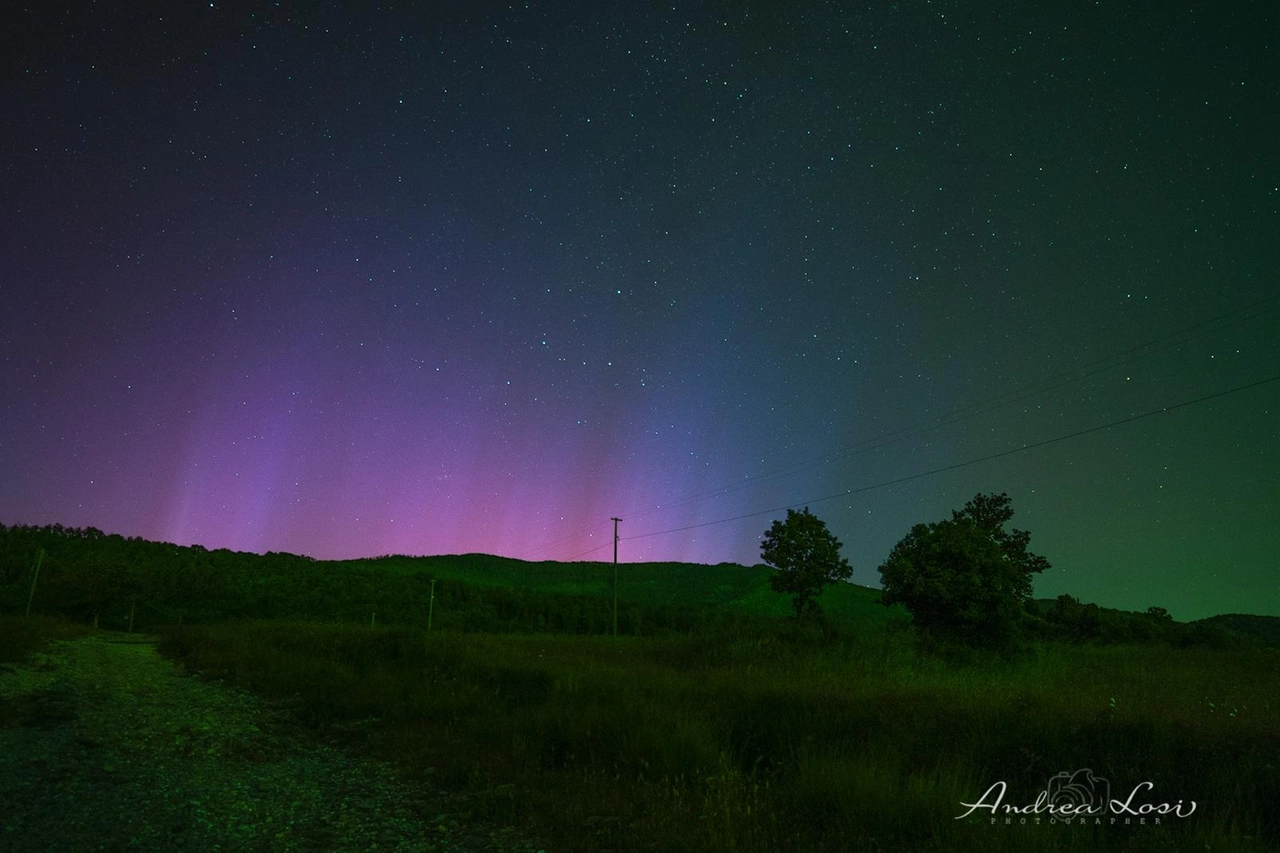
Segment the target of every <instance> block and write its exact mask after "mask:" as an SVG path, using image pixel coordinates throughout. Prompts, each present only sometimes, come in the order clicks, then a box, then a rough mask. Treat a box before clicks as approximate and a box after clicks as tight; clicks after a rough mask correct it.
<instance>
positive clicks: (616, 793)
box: [163, 623, 1280, 851]
mask: <svg viewBox="0 0 1280 853" xmlns="http://www.w3.org/2000/svg"><path fill="white" fill-rule="evenodd" d="M163 649H164V650H165V651H166V652H167V653H169V654H171V655H173V656H175V657H178V658H180V659H183V660H185V661H186V662H187V664H188V665H189V666H191V667H193V668H195V669H198V670H202V671H205V672H209V673H215V674H220V675H224V676H227V677H232V678H234V679H236V680H237V681H240V682H241V683H244V684H246V685H248V686H250V687H252V688H254V689H256V690H259V691H262V692H265V693H269V694H275V695H277V696H292V697H298V698H299V699H300V702H299V708H300V712H301V713H302V714H304V716H305V717H306V718H307V719H309V720H310V721H311V722H313V723H314V724H316V725H324V726H327V727H329V729H330V730H332V731H351V732H358V733H359V735H358V737H359V738H360V739H361V740H362V742H363V743H364V744H366V745H367V746H369V747H370V748H373V749H375V750H381V751H383V752H384V753H386V754H387V755H390V756H394V757H396V758H397V760H399V761H400V762H401V763H402V764H403V766H404V767H405V769H406V772H408V773H411V774H414V773H416V774H429V775H432V776H434V777H435V778H437V779H439V780H441V781H443V782H444V783H445V784H449V785H452V786H454V787H456V788H458V789H459V790H462V791H465V792H467V794H468V796H469V797H470V802H472V803H473V806H474V808H475V810H476V811H478V812H481V813H483V814H484V815H485V816H486V817H488V818H490V819H494V820H499V821H503V822H508V823H512V824H516V825H519V826H520V827H521V828H522V829H523V830H524V831H526V832H529V833H533V834H536V835H539V836H541V837H543V838H544V839H546V843H547V845H548V847H549V848H550V849H554V850H570V851H572V850H598V849H604V848H610V849H615V850H726V851H764V850H770V851H772V850H800V849H803V850H850V849H859V850H921V849H942V850H952V849H957V850H958V849H984V850H996V851H1001V850H1007V851H1013V850H1032V851H1035V850H1045V851H1047V850H1124V851H1136V850H1153V851H1154V850H1184V849H1186V850H1190V849H1195V850H1205V849H1210V850H1246V851H1247V850H1265V849H1273V847H1274V846H1275V845H1277V844H1280V819H1278V818H1277V817H1276V816H1274V814H1272V813H1271V812H1269V811H1268V810H1267V809H1268V805H1267V804H1268V803H1269V802H1270V800H1269V799H1268V798H1270V797H1274V794H1275V792H1276V791H1277V790H1280V785H1278V784H1277V781H1278V777H1277V766H1276V764H1277V756H1278V755H1280V720H1278V719H1277V711H1280V708H1277V702H1278V701H1280V691H1277V689H1276V687H1277V685H1280V660H1278V659H1277V655H1276V654H1274V653H1272V652H1270V651H1268V650H1261V649H1244V650H1235V651H1208V650H1200V649H1186V650H1173V649H1169V648H1165V647H1156V646H1141V647H1112V648H1093V647H1071V646H1052V647H1046V648H1042V649H1039V650H1037V651H1036V652H1033V653H1030V654H1027V655H1025V656H1023V657H1021V658H1018V659H1015V660H1001V659H991V660H976V661H970V662H968V663H967V664H964V665H956V664H954V663H945V662H943V661H940V660H939V659H937V658H932V657H926V656H922V655H920V654H918V653H917V652H916V651H915V650H914V648H913V646H912V644H911V642H910V638H909V636H908V635H907V634H905V633H903V632H893V631H887V630H883V629H880V630H872V629H867V630H864V631H861V632H859V631H857V630H849V631H846V633H845V635H844V636H842V637H840V638H838V639H837V640H836V641H835V642H833V643H829V644H825V645H824V644H818V643H815V642H806V641H802V640H797V639H795V638H792V637H787V636H785V635H782V634H779V633H777V632H776V631H774V630H772V629H770V628H769V627H767V626H765V627H760V628H756V629H752V628H750V627H749V626H747V627H744V626H743V625H737V626H734V627H733V628H732V630H723V631H721V632H719V633H715V634H710V635H702V636H695V637H688V638H670V639H641V638H621V639H616V640H615V639H613V638H588V637H568V636H547V635H534V636H529V635H526V636H520V635H503V636H498V635H477V634H451V633H447V632H437V633H434V634H431V635H425V634H423V633H422V632H420V631H416V630H413V631H410V630H396V629H369V628H355V627H335V626H327V625H317V624H311V625H308V624H297V623H247V624H236V625H222V626H210V627H189V628H178V629H174V630H171V631H170V632H169V633H167V634H166V635H165V637H164V640H163ZM357 723H359V725H357ZM354 736H356V735H353V737H354ZM1081 768H1090V769H1091V770H1092V771H1093V772H1094V773H1095V774H1096V775H1097V776H1099V777H1103V778H1106V779H1109V780H1111V783H1112V786H1113V789H1114V790H1113V796H1115V797H1119V798H1123V797H1124V796H1127V794H1128V792H1129V791H1130V790H1131V789H1132V788H1133V787H1134V786H1135V785H1138V784H1139V783H1141V782H1145V781H1151V782H1152V783H1153V784H1154V786H1155V787H1154V789H1153V790H1152V791H1151V792H1144V794H1143V797H1142V799H1141V801H1143V802H1166V801H1168V802H1176V801H1178V800H1183V801H1186V802H1189V801H1190V800H1195V801H1196V802H1197V809H1196V811H1195V813H1194V814H1193V815H1192V816H1190V817H1188V818H1185V819H1179V818H1168V817H1166V818H1165V819H1163V820H1161V821H1160V823H1159V825H1157V824H1156V823H1155V822H1154V818H1151V817H1148V818H1147V819H1146V822H1145V823H1142V824H1137V823H1136V821H1135V822H1133V823H1131V824H1130V825H1128V826H1125V825H1123V824H1120V825H1116V826H1112V825H1103V826H1097V825H1091V824H1090V825H1081V824H1079V823H1073V824H1071V825H1063V824H1061V823H1058V822H1055V823H1054V824H1052V825H1050V824H1049V823H1048V821H1047V820H1044V821H1042V822H1041V823H1039V824H1036V823H1035V822H1034V821H1032V822H1029V823H1028V824H1027V825H1023V824H1022V823H1021V822H1020V819H1019V818H1017V817H1015V818H1014V819H1013V820H1012V821H1011V822H1010V823H1008V824H1006V823H1005V818H1004V816H1003V815H1001V816H1000V817H999V818H998V819H997V820H996V821H995V823H994V825H993V823H992V820H991V817H992V816H991V815H990V814H988V813H987V812H985V811H983V812H979V813H977V814H975V815H973V816H971V817H970V818H968V819H966V820H956V817H957V815H959V814H961V813H962V811H963V809H962V808H961V805H960V804H961V803H963V802H974V801H976V798H978V797H980V796H982V794H983V792H984V791H985V790H987V788H988V787H989V786H990V785H992V784H993V783H995V782H997V781H1004V782H1005V783H1006V784H1007V786H1008V791H1009V793H1008V796H1007V797H1006V800H1005V802H1006V803H1010V804H1016V805H1019V806H1022V805H1026V804H1029V803H1032V802H1033V801H1034V800H1035V797H1036V794H1037V793H1038V792H1039V791H1041V790H1043V789H1044V787H1045V785H1046V783H1047V781H1048V780H1049V779H1050V778H1051V777H1052V776H1054V775H1055V774H1058V773H1061V772H1063V771H1067V772H1071V771H1075V770H1078V769H1081Z"/></svg>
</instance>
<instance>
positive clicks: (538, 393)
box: [0, 0, 1280, 619]
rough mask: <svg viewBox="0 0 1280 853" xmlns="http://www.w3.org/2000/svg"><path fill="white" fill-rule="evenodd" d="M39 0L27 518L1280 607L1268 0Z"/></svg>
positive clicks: (19, 291)
mask: <svg viewBox="0 0 1280 853" xmlns="http://www.w3.org/2000/svg"><path fill="white" fill-rule="evenodd" d="M25 5H26V6H27V8H25V9H18V10H16V11H14V12H11V13H10V14H9V15H8V16H7V20H6V23H5V27H4V30H3V36H2V38H3V40H4V41H3V42H2V43H0V62H3V90H2V95H0V128H2V129H3V134H2V135H0V217H2V219H0V289H2V293H3V296H2V299H0V356H2V358H0V522H3V523H5V524H15V523H32V524H51V523H61V524H63V525H67V526H77V527H84V526H95V527H99V528H101V529H103V530H106V531H107V532H112V533H121V534H124V535H129V536H142V537H145V538H148V539H158V540H166V541H173V542H178V543H181V544H191V543H198V544H202V545H204V546H206V547H209V548H217V547H227V548H232V549H237V550H245V551H256V552H263V551H268V550H276V551H291V552H295V553H303V554H310V555H313V556H315V557H318V558H347V557H362V556H377V555H381V554H388V553H404V554H442V553H443V554H447V553H462V552H473V551H475V552H487V553H496V554H501V555H506V556H512V557H519V558H524V559H534V560H541V559H557V560H568V559H587V560H610V559H612V529H613V525H612V522H611V521H610V518H611V517H612V516H620V517H621V518H622V519H623V521H622V523H621V525H620V527H619V532H620V534H621V537H622V540H621V543H620V546H619V548H620V551H619V558H620V560H621V561H623V562H631V561H640V560H682V561H692V562H701V563H719V562H741V563H746V564H753V563H756V562H758V561H759V540H760V537H761V534H762V533H763V531H764V530H765V529H766V528H767V527H768V525H769V523H770V521H771V520H772V519H773V518H779V517H781V516H782V515H783V511H784V508H785V507H788V506H794V507H797V508H798V507H803V506H806V505H807V506H809V507H810V508H811V509H812V511H813V512H815V513H816V514H817V515H819V516H820V517H822V518H823V519H824V520H826V521H827V523H828V525H829V526H830V528H831V530H832V531H833V532H834V533H835V534H836V535H837V536H839V537H840V538H841V539H842V540H843V542H844V543H845V555H846V556H847V557H848V558H849V560H850V562H851V563H852V564H853V566H854V576H853V580H854V581H855V582H857V583H861V584H865V585H875V584H876V583H878V580H879V575H878V574H877V572H876V567H877V566H878V565H879V564H880V562H881V561H882V560H883V559H884V558H885V557H886V556H887V555H888V552H889V550H890V548H891V547H892V546H893V545H894V543H896V542H897V541H898V540H899V539H900V538H902V537H903V536H904V535H905V534H906V533H907V531H908V530H909V528H910V527H911V525H912V524H915V523H919V522H928V521H935V520H939V519H942V518H946V517H949V514H950V511H951V510H952V509H956V508H959V507H960V506H961V505H963V503H964V502H965V501H966V500H967V499H968V498H970V497H972V496H973V495H974V494H976V493H978V492H1001V491H1003V492H1008V493H1009V495H1010V496H1011V497H1012V499H1013V506H1014V508H1015V510H1016V511H1017V516H1016V518H1015V519H1014V522H1013V526H1015V527H1022V528H1026V529H1029V530H1030V531H1031V532H1032V540H1031V544H1032V550H1034V551H1036V552H1037V553H1041V554H1043V555H1045V556H1046V557H1047V558H1048V559H1049V560H1050V561H1051V562H1052V564H1053V569H1052V570H1051V571H1050V572H1048V573H1046V574H1045V575H1043V576H1040V577H1038V578H1037V583H1036V594H1037V595H1038V596H1041V597H1053V596H1057V595H1059V594H1061V593H1064V592H1067V593H1071V594H1073V595H1076V596H1078V597H1079V598H1081V599H1083V600H1085V601H1095V602H1097V603H1099V604H1101V605H1103V606H1110V607H1123V608H1128V609H1145V608H1147V607H1149V606H1163V607H1166V608H1167V609H1168V610H1169V611H1170V612H1171V613H1172V614H1173V615H1174V616H1175V617H1176V618H1179V619H1193V618H1199V617H1203V616H1207V615H1211V614H1214V613H1225V612H1248V613H1261V614H1271V615H1280V583H1278V582H1277V578H1278V569H1280V557H1277V554H1280V419H1278V418H1277V412H1278V410H1280V381H1271V382H1267V381H1266V380H1275V379H1276V378H1277V377H1278V376H1280V296H1278V295H1277V270H1280V227H1278V226H1280V214H1278V210H1280V153H1278V152H1280V145H1278V144H1277V142H1276V140H1277V139H1280V64H1278V62H1277V43H1278V41H1280V27H1278V24H1277V6H1276V4H1275V3H1274V2H1273V0H1259V2H1224V3H1213V4H1197V5H1196V6H1195V7H1194V8H1192V7H1190V4H1177V3H1170V2H1167V0H1160V2H1152V3H1131V2H1119V0H1102V2H1063V3H1044V4H1017V3H998V4H974V3H962V2H924V0H901V2H898V3H872V4H865V3H864V4H853V3H848V4H824V3H812V4H811V3H794V2H767V3H759V2H745V3H696V4H683V3H679V4H671V3H664V4H654V3H643V4H635V3H623V4H611V3H604V4H599V3H592V4H578V3H551V4H548V3H537V2H534V3H526V4H515V5H493V6H486V5H484V4H477V3H460V4H456V5H454V4H451V3H440V4H437V3H421V4H404V3H401V4H394V6H393V4H381V5H384V6H385V7H386V8H383V9H380V10H377V11H372V10H369V9H365V10H364V11H357V12H353V11H349V10H345V9H344V8H342V4H339V3H320V4H312V3H271V4H267V3H253V4H249V3H243V4H240V3H228V4H224V3H220V2H215V3H208V2H205V3H177V2H168V0H166V2H153V3H147V2H142V3H139V2H128V3H123V4H110V3H107V4H104V3H96V4H88V3H83V2H73V3H71V4H54V3H44V2H40V3H34V2H33V3H27V4H25ZM117 5H120V6H122V7H124V8H115V7H116V6H117ZM362 5H363V4H362ZM984 6H985V7H988V8H987V9H985V10H984V9H982V7H984ZM1024 6H1025V8H1023V7H1024ZM418 7H421V8H418ZM991 9H1003V11H1000V12H995V11H991ZM1258 383H1261V384H1258ZM1246 386H1248V387H1246ZM1223 392H1229V393H1223ZM1214 395H1218V396H1214ZM1202 398H1211V399H1202ZM1192 401H1198V402H1192ZM1183 403H1191V404H1190V405H1186V406H1180V404H1183ZM1179 406H1180V407H1179ZM1175 407H1178V408H1175ZM1166 409H1167V411H1162V410H1166ZM1148 413H1152V414H1150V416H1149V417H1138V418H1137V419H1135V420H1129V421H1128V422H1127V423H1119V424H1117V425H1115V426H1112V427H1110V428H1106V429H1095V428H1097V427H1102V426H1104V425H1106V424H1114V423H1116V422H1118V421H1125V420H1126V419H1131V418H1135V416H1141V415H1146V414H1148ZM1086 431H1087V432H1086ZM1077 433H1083V434H1079V435H1077ZM1058 438H1062V440H1060V441H1052V440H1053V439H1058ZM1042 442H1049V443H1047V444H1041V443H1042ZM1030 445H1040V446H1032V447H1029V446H1030ZM1022 448H1026V449H1022ZM1015 451H1016V452H1015ZM997 454H1004V455H1000V456H998V457H997V458H992V459H985V460H984V458H985V457H992V456H996V455H997ZM975 460H984V461H975ZM970 462H972V464H965V463H970Z"/></svg>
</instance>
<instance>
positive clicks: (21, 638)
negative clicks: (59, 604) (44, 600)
mask: <svg viewBox="0 0 1280 853" xmlns="http://www.w3.org/2000/svg"><path fill="white" fill-rule="evenodd" d="M88 630H89V629H88V628H86V627H85V626H83V625H78V624H75V623H71V622H67V621H64V620H62V619H57V618H54V617H52V616H16V615H5V614H0V663H19V662H21V661H24V660H26V659H27V658H28V657H30V656H31V654H32V653H33V652H37V651H41V650H42V649H45V648H48V646H49V644H50V643H52V642H53V641H54V640H59V639H67V638H70V637H76V636H81V635H83V634H85V633H86V632H87V631H88Z"/></svg>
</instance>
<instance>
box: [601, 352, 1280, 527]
mask: <svg viewBox="0 0 1280 853" xmlns="http://www.w3.org/2000/svg"><path fill="white" fill-rule="evenodd" d="M1276 381H1280V375H1278V376H1272V377H1270V378H1267V379H1260V380H1258V381H1257V382H1250V383H1248V384H1246V385H1239V386H1237V387H1235V388H1228V389H1227V390H1225V391H1219V392H1216V393H1214V394H1206V395H1205V396H1203V397H1197V398H1195V399H1194V400H1186V401H1183V402H1181V403H1174V404H1172V405H1169V406H1163V407H1161V408H1159V409H1153V410H1151V411H1148V412H1143V413H1142V414H1138V415H1132V416H1130V417H1127V418H1121V419H1120V420H1118V421H1110V422H1108V423H1105V424H1099V425H1097V426H1093V427H1089V428H1088V429H1082V430H1077V431H1075V432H1072V433H1067V434H1066V435H1059V436H1055V437H1054V438H1048V439H1045V440H1043V441H1037V442H1033V443H1032V444H1024V445H1022V446H1020V447H1014V448H1010V449H1008V450H1002V451H1000V452H999V453H990V454H987V455H986V456H979V457H976V458H974V459H966V460H965V461H963V462H956V463H954V464H952V465H944V466H942V467H940V468H932V469H930V470H928V471H920V472H918V473H915V474H909V475H907V476H905V477H898V478H896V479H893V480H885V481H883V482H880V483H874V484H872V485H869V486H860V487H858V488H855V489H846V490H844V491H842V492H837V493H835V494H831V495H824V496H822V497H816V498H810V499H808V500H803V501H795V502H793V503H790V504H786V505H784V506H778V507H773V508H770V509H763V510H759V511H757V512H748V513H743V514H741V515H735V516H732V517H730V518H719V519H715V520H713V521H703V522H699V523H697V524H686V525H684V526H681V527H672V528H669V529H667V530H654V531H650V532H648V533H637V534H635V535H633V536H624V537H621V541H624V542H625V541H629V540H633V539H647V538H650V537H653V536H665V535H667V534H671V533H679V532H681V531H685V530H696V529H698V528H701V527H711V526H713V525H716V524H727V523H728V522H730V521H741V520H743V519H747V518H756V517H758V516H761V515H769V514H771V513H776V512H783V511H785V510H788V509H796V508H797V507H802V506H811V505H813V504H817V503H822V502H823V501H830V500H835V499H837V498H845V497H849V496H850V495H856V494H862V493H864V492H871V491H875V490H876V489H883V488H886V487H888V486H896V485H898V484H900V483H907V482H910V481H912V480H919V479H921V478H923V477H930V476H933V475H935V474H942V473H945V472H947V471H954V470H956V469H957V468H966V467H968V466H970V465H977V464H979V463H980V462H989V461H991V460H992V459H1000V458H1002V457H1005V456H1012V455H1014V454H1015V453H1025V452H1026V451H1028V450H1034V449H1036V448H1038V447H1045V446H1047V445H1050V444H1056V443H1058V442H1060V441H1067V440H1068V439H1072V438H1079V437H1080V436H1082V435H1089V434H1090V433H1095V432H1100V431H1102V430H1106V429H1112V428H1113V427H1118V426H1122V425H1124V424H1129V423H1133V422H1134V421H1140V420H1143V419H1145V418H1151V417H1155V416H1156V415H1164V414H1168V413H1169V412H1173V411H1177V410H1178V409H1185V408H1187V407H1188V406H1194V405H1197V404H1199V403H1204V402H1208V401H1209V400H1216V399H1218V398H1219V397H1225V396H1227V395H1228V394H1236V393H1239V392H1241V391H1247V390H1249V389H1250V388H1257V387H1259V386H1261V385H1266V384H1268V383H1271V382H1276Z"/></svg>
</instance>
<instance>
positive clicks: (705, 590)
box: [325, 554, 905, 624]
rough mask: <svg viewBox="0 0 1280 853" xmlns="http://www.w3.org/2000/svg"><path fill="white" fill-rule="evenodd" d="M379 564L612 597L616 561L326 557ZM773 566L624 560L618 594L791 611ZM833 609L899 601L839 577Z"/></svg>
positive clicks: (844, 613)
mask: <svg viewBox="0 0 1280 853" xmlns="http://www.w3.org/2000/svg"><path fill="white" fill-rule="evenodd" d="M325 565H327V566H333V567H334V568H338V567H342V566H344V565H350V566H353V567H354V566H360V567H375V568H377V569H379V570H381V571H386V572H390V573H392V574H396V575H409V574H427V575H430V576H432V577H437V578H447V579H449V580H456V581H461V582H462V583H466V584H470V585H472V586H478V587H490V588H499V589H505V590H510V591H529V592H537V593H548V594H555V595H586V596H596V597H602V598H612V597H613V564H612V563H593V562H579V563H557V562H551V561H543V562H527V561H525V560H516V559H512V558H509V557H495V556H492V555H489V554H460V555H452V556H436V557H404V556H392V557H380V558H378V559H376V560H354V561H348V562H347V563H331V564H330V563H327V564H325ZM772 574H773V570H772V569H770V568H768V567H767V566H763V565H757V566H740V565H737V564H735V563H720V564H718V565H714V566H711V565H703V564H698V563H619V564H618V600H619V601H623V602H628V603H631V604H638V605H642V606H645V607H665V606H672V605H679V606H688V607H699V608H701V607H709V608H723V609H726V610H729V611H732V612H738V613H744V614H750V615H757V616H789V615H791V613H792V610H791V599H790V597H789V596H786V595H780V594H778V593H776V592H774V591H773V590H772V589H771V588H770V587H769V577H770V576H771V575H772ZM818 600H819V603H820V604H821V605H822V609H823V611H824V612H826V613H827V615H828V616H830V617H831V618H835V619H851V620H859V621H863V622H870V623H875V624H880V623H883V622H885V621H887V620H888V619H889V618H890V617H891V616H893V615H894V614H895V613H898V614H903V615H905V611H903V610H900V609H899V608H886V607H881V606H880V604H879V601H880V591H879V590H876V589H871V588H869V587H865V586H858V585H856V584H836V585H834V586H831V587H828V588H827V589H826V591H824V592H823V593H822V595H821V596H820V597H819V599H818Z"/></svg>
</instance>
